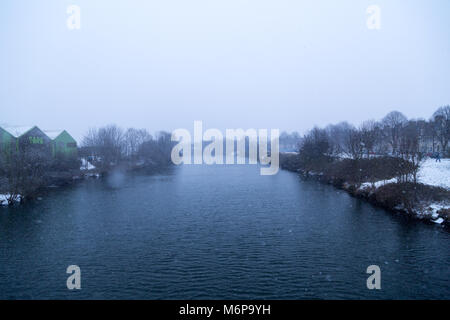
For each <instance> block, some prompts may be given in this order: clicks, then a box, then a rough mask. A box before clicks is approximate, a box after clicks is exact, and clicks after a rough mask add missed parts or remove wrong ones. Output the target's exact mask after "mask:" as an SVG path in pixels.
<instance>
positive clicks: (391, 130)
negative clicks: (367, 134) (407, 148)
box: [382, 111, 408, 155]
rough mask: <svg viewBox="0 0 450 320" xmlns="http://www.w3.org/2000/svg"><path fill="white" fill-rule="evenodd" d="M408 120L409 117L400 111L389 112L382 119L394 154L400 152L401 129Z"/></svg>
mask: <svg viewBox="0 0 450 320" xmlns="http://www.w3.org/2000/svg"><path fill="white" fill-rule="evenodd" d="M407 121H408V119H407V118H406V117H405V116H404V115H403V114H402V113H401V112H399V111H392V112H390V113H388V114H387V115H386V116H385V117H384V118H383V120H382V124H383V128H384V131H385V134H386V138H387V139H388V141H389V144H390V145H391V148H392V154H394V155H396V154H397V152H398V140H399V135H400V130H401V128H402V126H403V125H404V124H405V123H406V122H407Z"/></svg>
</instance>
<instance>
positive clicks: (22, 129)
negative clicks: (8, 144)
mask: <svg viewBox="0 0 450 320" xmlns="http://www.w3.org/2000/svg"><path fill="white" fill-rule="evenodd" d="M34 127H35V126H13V127H2V129H3V130H5V131H7V132H9V133H10V134H11V135H12V136H14V137H16V138H18V137H20V136H21V135H24V134H25V133H27V132H28V131H30V130H31V129H33V128H34Z"/></svg>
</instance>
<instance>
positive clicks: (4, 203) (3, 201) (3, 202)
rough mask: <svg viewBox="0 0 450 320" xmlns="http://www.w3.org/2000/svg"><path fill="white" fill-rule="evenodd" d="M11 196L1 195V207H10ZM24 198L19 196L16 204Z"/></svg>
mask: <svg viewBox="0 0 450 320" xmlns="http://www.w3.org/2000/svg"><path fill="white" fill-rule="evenodd" d="M9 196H10V195H9V194H0V206H7V205H8V198H9ZM21 198H22V196H21V195H18V196H17V199H16V202H20V200H21Z"/></svg>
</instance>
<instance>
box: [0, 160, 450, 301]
mask: <svg viewBox="0 0 450 320" xmlns="http://www.w3.org/2000/svg"><path fill="white" fill-rule="evenodd" d="M449 240H450V233H449V232H448V231H446V230H444V229H443V228H442V227H439V226H435V225H428V224H425V223H423V222H420V221H414V220H409V219H406V218H404V217H402V216H399V215H393V214H391V213H388V212H386V211H384V210H381V209H378V208H375V207H373V206H371V205H369V204H367V203H365V202H363V201H361V200H359V199H355V198H352V197H350V196H349V195H347V194H346V193H345V192H343V191H340V190H336V189H334V188H333V187H331V186H328V185H324V184H320V183H317V182H314V181H303V180H301V179H300V178H299V177H298V176H297V175H296V174H294V173H291V172H285V171H280V172H279V173H278V174H277V175H274V176H261V175H259V169H258V167H256V166H250V165H231V166H193V165H192V166H183V167H177V168H173V169H170V170H168V171H167V172H164V173H160V174H156V175H123V174H120V173H117V174H114V175H113V176H112V177H110V178H105V179H99V180H95V179H92V180H86V181H83V182H81V183H79V184H77V185H75V186H72V187H68V188H60V189H56V190H52V191H50V192H49V193H48V194H47V195H46V196H45V197H44V198H43V199H42V200H41V201H37V202H33V203H28V204H25V205H22V206H17V207H12V208H0V298H1V299H9V298H16V299H44V298H57V299H60V298H62V299H67V298H68V299H102V298H105V299H119V298H121V299H311V298H322V299H361V298H370V299H381V298H387V299H419V298H420V299H423V298H425V299H428V298H435V299H449V298H450V250H449V243H450V242H449ZM69 265H78V266H79V267H80V269H81V290H68V289H67V287H66V279H67V277H68V276H69V275H68V274H66V268H67V267H68V266H69ZM369 265H378V266H379V267H380V269H381V289H380V290H368V289H367V286H366V280H367V277H368V276H369V275H368V274H367V273H366V269H367V267H368V266H369Z"/></svg>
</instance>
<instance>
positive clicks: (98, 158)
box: [79, 125, 174, 171]
mask: <svg viewBox="0 0 450 320" xmlns="http://www.w3.org/2000/svg"><path fill="white" fill-rule="evenodd" d="M173 145H174V142H172V141H171V134H170V133H168V132H165V131H160V132H158V133H157V134H156V135H155V136H154V137H153V136H152V135H151V134H150V133H149V132H148V131H147V130H146V129H134V128H129V129H127V130H123V129H122V128H120V127H118V126H116V125H108V126H106V127H102V128H98V129H90V130H89V131H88V133H87V134H86V135H85V136H84V138H83V140H82V143H81V148H80V150H79V154H80V156H81V157H84V158H86V159H88V160H89V161H90V162H91V163H92V164H93V165H94V166H95V167H97V168H99V169H100V170H102V171H108V170H110V169H111V168H113V167H117V166H121V165H122V166H126V167H128V168H158V167H165V166H168V165H169V164H170V163H171V158H170V154H171V151H172V147H173Z"/></svg>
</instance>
